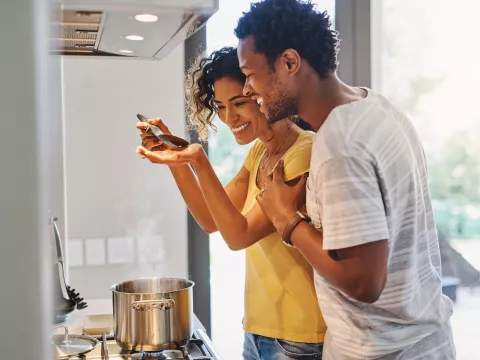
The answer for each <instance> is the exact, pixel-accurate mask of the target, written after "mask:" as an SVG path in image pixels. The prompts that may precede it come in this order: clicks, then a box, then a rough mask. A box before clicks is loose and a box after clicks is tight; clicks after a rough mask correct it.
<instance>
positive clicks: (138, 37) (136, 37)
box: [125, 35, 145, 41]
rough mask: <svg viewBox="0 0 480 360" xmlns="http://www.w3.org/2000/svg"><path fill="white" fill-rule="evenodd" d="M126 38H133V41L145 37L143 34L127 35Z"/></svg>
mask: <svg viewBox="0 0 480 360" xmlns="http://www.w3.org/2000/svg"><path fill="white" fill-rule="evenodd" d="M125 39H127V40H133V41H141V40H143V39H145V38H144V37H143V36H140V35H127V36H125Z"/></svg>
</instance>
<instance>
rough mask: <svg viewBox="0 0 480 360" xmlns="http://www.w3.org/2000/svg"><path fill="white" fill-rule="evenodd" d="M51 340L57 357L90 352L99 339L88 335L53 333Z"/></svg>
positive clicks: (61, 357) (63, 357)
mask: <svg viewBox="0 0 480 360" xmlns="http://www.w3.org/2000/svg"><path fill="white" fill-rule="evenodd" d="M51 340H52V345H53V347H54V353H55V354H56V356H57V359H66V358H68V357H72V356H77V355H82V354H85V353H88V352H90V351H92V350H93V349H95V348H96V347H97V345H98V340H97V339H95V338H93V337H91V336H86V335H70V334H69V335H67V336H65V335H52V337H51Z"/></svg>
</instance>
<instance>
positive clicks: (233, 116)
mask: <svg viewBox="0 0 480 360" xmlns="http://www.w3.org/2000/svg"><path fill="white" fill-rule="evenodd" d="M237 118H238V114H237V113H236V112H235V110H233V109H230V110H229V109H227V114H226V117H225V122H226V123H227V124H233V123H234V122H235V121H236V120H237Z"/></svg>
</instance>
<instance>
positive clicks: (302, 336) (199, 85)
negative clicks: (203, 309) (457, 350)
mask: <svg viewBox="0 0 480 360" xmlns="http://www.w3.org/2000/svg"><path fill="white" fill-rule="evenodd" d="M187 81H188V83H187V90H188V91H187V100H188V108H189V117H190V121H191V123H192V124H193V125H195V127H196V128H197V129H198V132H199V136H200V138H205V137H206V134H207V131H208V127H209V126H212V121H213V119H214V116H215V115H217V114H218V116H219V118H220V120H221V121H222V122H223V123H225V124H226V125H228V126H229V127H230V129H231V130H232V132H233V134H234V136H235V140H236V141H237V143H239V144H248V143H251V142H252V141H255V140H256V142H255V144H254V146H253V147H252V148H251V149H250V151H249V153H248V155H247V157H246V159H245V162H244V166H243V167H242V168H241V170H240V171H239V172H238V174H237V175H236V176H235V177H234V178H233V179H232V181H231V182H230V183H229V184H228V185H227V186H226V187H225V188H223V186H222V185H221V183H220V181H219V180H218V177H217V176H216V175H215V172H214V170H213V168H212V165H211V164H210V162H209V160H208V158H207V156H206V154H205V152H204V151H203V149H202V147H201V145H200V144H192V145H190V146H188V147H187V148H185V149H183V150H180V151H172V150H167V149H165V148H164V146H163V145H162V144H161V143H160V142H159V141H158V140H156V138H153V137H151V136H148V135H147V134H146V133H145V128H146V126H147V125H146V124H145V123H139V124H137V127H138V128H139V129H140V130H141V136H142V145H143V146H140V147H139V148H138V149H137V152H138V153H139V154H140V155H141V156H142V157H143V158H148V159H149V160H150V161H151V162H153V163H160V164H167V165H168V166H169V167H170V170H171V171H172V174H173V176H174V178H175V181H176V183H177V185H178V187H179V189H180V192H181V194H182V196H183V198H184V200H185V202H186V203H187V206H188V208H189V210H190V212H191V213H192V215H193V216H194V218H195V220H196V221H197V222H198V224H199V225H200V226H201V227H202V228H203V229H204V230H205V231H206V232H207V233H212V232H215V231H220V233H221V235H222V237H223V238H224V240H225V242H226V243H227V244H228V246H229V247H230V249H232V250H243V249H246V262H247V264H246V279H245V316H244V322H243V325H244V329H245V342H244V351H243V357H244V359H245V360H274V359H298V358H302V359H318V358H320V357H321V351H322V342H323V338H324V334H325V323H324V321H323V318H322V315H321V313H320V309H319V306H318V302H317V297H316V295H315V290H314V285H313V271H312V268H311V267H310V266H309V265H308V263H307V262H306V261H305V260H304V258H303V257H302V256H301V255H300V253H298V252H297V251H296V250H295V249H294V248H289V247H287V246H285V245H284V244H283V243H282V241H281V236H280V235H279V234H278V233H277V232H276V231H275V228H274V227H273V225H272V224H271V223H270V222H269V220H268V219H267V217H266V216H265V215H264V213H263V212H262V210H261V208H260V207H259V205H258V203H257V202H256V196H257V195H258V194H259V192H260V191H261V189H262V188H263V186H264V184H265V181H266V179H267V177H268V175H269V174H271V172H272V171H273V169H274V168H275V165H276V164H277V163H278V162H279V161H280V160H281V159H282V160H283V161H284V166H285V180H286V181H288V182H290V183H291V184H292V185H294V184H296V183H297V182H298V180H299V179H300V177H301V176H302V175H304V174H306V173H307V172H308V168H309V165H310V151H311V146H312V139H313V136H314V133H313V132H310V131H305V130H302V129H301V128H300V127H299V126H297V124H296V123H295V122H294V121H291V120H282V121H279V122H277V123H275V124H273V125H268V124H267V121H266V118H265V116H264V115H263V114H262V113H261V112H260V106H259V105H258V104H257V103H256V102H255V101H252V99H250V98H249V97H245V96H243V94H242V90H243V84H244V82H245V76H244V75H243V74H242V72H241V71H240V69H239V65H238V59H237V53H236V49H235V48H223V49H221V50H219V51H216V52H214V53H213V54H212V55H211V56H210V57H208V58H203V59H200V60H199V61H198V62H197V64H196V65H194V66H193V67H192V70H191V71H190V74H189V76H188V80H187ZM149 122H150V123H151V124H153V125H157V126H158V127H160V129H161V130H162V131H163V132H164V133H167V134H169V133H170V132H169V130H168V128H167V127H166V126H165V124H163V122H162V121H161V120H158V119H157V120H150V121H149ZM305 124H306V123H304V125H305ZM306 125H307V126H308V124H306ZM190 165H191V166H192V167H193V169H194V171H195V172H194V171H193V170H192V169H191V167H190Z"/></svg>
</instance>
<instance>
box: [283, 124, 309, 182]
mask: <svg viewBox="0 0 480 360" xmlns="http://www.w3.org/2000/svg"><path fill="white" fill-rule="evenodd" d="M300 136H301V138H300V139H298V140H297V142H296V143H295V144H294V145H293V146H292V148H290V150H289V151H288V152H287V154H286V155H285V157H284V159H283V161H284V171H285V174H284V177H285V181H290V180H293V179H296V178H298V177H300V176H301V175H303V174H305V173H306V172H309V170H310V157H311V153H312V144H313V138H314V137H315V133H313V132H310V131H306V132H304V133H302V134H300Z"/></svg>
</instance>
